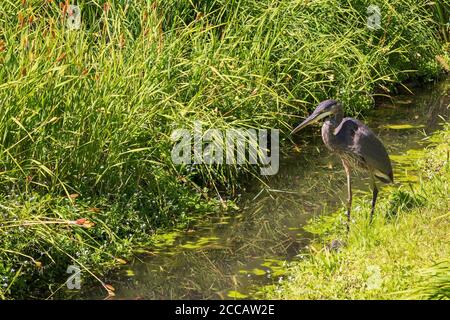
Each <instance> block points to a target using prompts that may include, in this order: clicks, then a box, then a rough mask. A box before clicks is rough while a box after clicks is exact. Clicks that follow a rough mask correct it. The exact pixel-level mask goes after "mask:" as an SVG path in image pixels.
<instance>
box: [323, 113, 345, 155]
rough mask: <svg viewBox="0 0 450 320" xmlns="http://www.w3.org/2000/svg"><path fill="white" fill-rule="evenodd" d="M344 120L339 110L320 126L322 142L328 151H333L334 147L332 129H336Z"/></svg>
mask: <svg viewBox="0 0 450 320" xmlns="http://www.w3.org/2000/svg"><path fill="white" fill-rule="evenodd" d="M343 118H344V113H343V112H342V109H339V110H338V112H337V113H335V114H334V116H333V117H330V118H328V119H327V120H326V121H325V122H324V124H323V126H322V140H323V142H324V143H325V145H326V146H327V147H328V149H330V150H333V149H334V147H335V146H336V143H335V139H336V137H335V135H334V129H336V128H337V127H338V126H339V124H340V123H341V122H342V119H343Z"/></svg>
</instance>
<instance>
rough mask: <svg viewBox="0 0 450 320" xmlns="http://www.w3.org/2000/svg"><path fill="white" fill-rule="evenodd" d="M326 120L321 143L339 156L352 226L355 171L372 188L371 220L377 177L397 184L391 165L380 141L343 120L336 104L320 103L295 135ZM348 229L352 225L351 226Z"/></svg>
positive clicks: (352, 121) (356, 123) (355, 122)
mask: <svg viewBox="0 0 450 320" xmlns="http://www.w3.org/2000/svg"><path fill="white" fill-rule="evenodd" d="M324 118H326V120H325V122H324V124H323V126H322V140H323V142H324V144H325V145H326V147H327V148H328V149H329V150H330V151H331V152H333V153H335V154H337V155H338V156H339V157H340V158H341V160H342V164H343V166H344V169H345V172H346V174H347V187H348V190H347V191H348V201H347V216H348V220H349V221H348V222H349V223H350V211H351V204H352V190H351V181H350V172H351V170H352V169H356V170H359V171H365V172H368V173H369V175H370V177H371V181H372V188H373V198H372V211H371V216H370V219H371V220H372V216H373V212H374V210H375V203H376V199H377V195H378V189H377V186H376V184H375V177H376V178H378V179H379V180H381V181H382V182H384V183H391V182H393V181H394V178H393V172H392V166H391V161H390V160H389V156H388V153H387V152H386V149H385V148H384V146H383V144H382V143H381V141H380V140H379V139H378V138H377V136H376V135H375V134H374V133H373V132H372V130H370V129H369V127H367V126H366V125H365V124H364V123H362V122H361V121H359V120H356V119H353V118H344V116H343V111H342V105H341V104H340V103H339V102H338V101H336V100H325V101H323V102H321V103H320V104H319V105H318V106H317V108H316V110H315V111H314V112H313V113H312V114H311V115H310V116H309V117H308V118H307V119H306V120H305V121H303V122H302V123H301V124H300V125H299V126H297V127H296V128H295V129H294V130H293V133H295V132H297V131H299V130H300V129H302V128H304V127H305V126H307V125H308V124H310V123H313V122H316V121H318V120H320V119H324ZM348 225H349V224H348Z"/></svg>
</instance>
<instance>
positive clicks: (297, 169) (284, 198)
mask: <svg viewBox="0 0 450 320" xmlns="http://www.w3.org/2000/svg"><path fill="white" fill-rule="evenodd" d="M449 88H450V81H446V82H443V83H440V84H438V85H435V86H433V87H430V88H425V89H422V90H420V91H417V92H416V93H415V94H414V95H413V96H412V95H405V96H398V97H396V98H395V99H394V100H392V101H383V102H380V103H379V104H378V105H379V107H378V108H377V109H375V110H374V111H373V112H372V113H371V114H370V115H369V116H368V117H367V118H366V119H363V120H364V121H365V122H366V123H367V124H368V125H369V126H370V127H372V128H373V129H374V131H375V132H376V133H377V134H378V135H379V136H380V137H381V139H382V140H383V142H384V144H385V145H386V146H387V149H388V152H389V153H390V154H391V155H392V161H393V165H394V172H395V180H396V181H397V182H400V183H407V182H411V181H416V180H417V177H416V173H415V172H414V159H415V158H416V156H417V154H418V152H420V150H421V149H423V147H424V144H425V143H426V137H427V134H429V133H431V132H432V131H434V130H436V129H437V128H438V126H439V123H441V122H443V120H442V119H443V118H445V119H448V104H449V102H450V98H449ZM441 117H442V118H441ZM298 139H299V140H297V141H296V142H297V146H294V147H293V150H292V153H290V154H289V155H287V156H286V157H284V158H283V159H282V161H281V163H280V172H279V174H278V175H276V176H273V177H270V178H269V180H268V181H267V182H266V183H267V186H269V187H267V186H264V185H262V184H257V183H255V184H254V185H253V187H252V188H251V190H248V192H247V193H246V195H245V198H244V199H243V201H242V203H241V207H242V208H243V210H242V212H241V213H240V214H239V215H236V216H226V217H214V218H211V219H210V220H208V221H205V222H204V223H201V224H199V225H197V226H196V227H195V229H194V230H190V231H189V232H180V233H176V232H175V233H171V234H167V235H164V236H162V238H161V245H160V246H158V248H155V249H154V255H153V256H148V257H141V258H140V259H139V260H136V261H135V262H134V263H133V264H132V265H131V266H126V267H125V268H124V269H123V270H121V271H120V272H119V275H114V278H113V279H109V280H108V283H111V284H112V285H113V286H114V287H115V288H116V298H128V299H139V298H143V299H211V298H215V299H217V298H220V299H230V298H246V297H251V292H252V288H254V287H255V286H258V285H262V284H266V283H270V282H272V281H277V279H279V277H283V276H285V273H286V266H287V264H288V262H287V261H289V260H291V259H293V258H294V257H295V256H296V255H297V254H298V252H299V250H300V249H301V248H302V247H304V246H305V245H306V244H307V243H308V239H309V236H310V235H308V233H306V232H305V231H304V230H303V229H302V226H303V225H304V224H305V222H306V221H307V220H308V219H309V218H311V217H312V216H313V215H317V214H321V213H322V212H329V211H332V210H334V209H336V208H337V207H338V206H340V205H342V203H343V200H344V199H345V174H344V172H343V169H342V167H341V164H340V161H339V160H338V159H337V157H335V156H332V155H330V154H329V153H328V151H326V150H325V148H324V146H323V144H322V141H321V140H320V134H319V129H318V128H317V127H316V128H309V129H305V130H304V132H302V135H301V136H299V137H298ZM361 178H362V179H353V181H354V190H355V194H356V196H357V194H358V192H366V191H367V190H368V179H367V178H366V177H361ZM380 196H381V197H383V196H384V195H383V190H382V191H381V193H380ZM367 205H369V203H368V204H367ZM91 296H92V295H91ZM94 296H95V297H97V298H102V297H104V293H103V292H101V293H100V290H99V291H98V292H95V293H94Z"/></svg>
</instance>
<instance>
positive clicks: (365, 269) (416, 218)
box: [266, 126, 450, 299]
mask: <svg viewBox="0 0 450 320" xmlns="http://www.w3.org/2000/svg"><path fill="white" fill-rule="evenodd" d="M436 137H438V138H439V139H438V141H439V143H438V145H437V146H435V147H432V148H429V149H428V150H427V152H424V153H423V155H422V158H421V159H419V163H420V168H421V171H422V172H423V173H422V177H421V181H420V183H417V184H414V185H413V186H411V187H408V186H406V187H405V186H403V187H397V188H398V189H397V190H395V191H394V192H392V193H391V195H390V196H389V197H388V198H387V199H385V200H382V201H381V202H380V203H379V206H378V208H377V212H378V214H377V216H376V218H375V220H374V223H373V224H372V225H369V223H368V221H369V219H368V215H369V208H368V206H367V199H361V200H359V201H358V203H356V205H355V206H354V209H355V210H354V215H353V216H354V221H353V223H352V225H351V231H350V234H349V236H348V237H347V236H346V235H345V231H344V230H345V228H344V223H345V218H344V217H343V213H342V212H338V213H336V214H334V215H332V216H325V217H322V218H320V219H318V220H316V221H312V222H311V224H310V225H309V226H308V227H307V229H308V230H310V231H311V232H313V233H315V234H317V239H316V240H315V241H314V242H313V243H312V244H311V246H310V250H309V251H306V252H304V253H302V256H303V259H302V261H300V262H297V263H295V266H294V267H292V268H291V269H290V271H289V273H290V274H291V279H290V280H288V281H284V282H283V283H282V284H281V285H279V286H272V287H268V288H266V295H267V296H268V297H271V298H281V299H418V298H419V299H450V291H449V287H448V284H449V283H450V274H449V268H448V263H449V261H450V257H449V253H450V238H449V236H450V223H449V219H448V218H449V209H450V208H449V198H448V195H449V191H450V190H449V185H448V181H449V178H450V165H449V162H448V156H447V155H448V152H449V146H448V139H449V138H450V131H449V127H448V126H447V129H446V130H445V131H444V132H443V133H440V134H438V135H436ZM436 137H435V139H436ZM336 239H339V240H340V241H341V243H343V246H341V247H340V248H339V249H338V251H333V250H330V249H329V243H330V242H331V241H332V240H336Z"/></svg>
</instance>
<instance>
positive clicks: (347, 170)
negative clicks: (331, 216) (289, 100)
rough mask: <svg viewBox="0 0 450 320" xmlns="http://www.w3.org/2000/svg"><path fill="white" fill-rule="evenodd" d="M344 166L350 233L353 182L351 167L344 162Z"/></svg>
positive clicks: (348, 229)
mask: <svg viewBox="0 0 450 320" xmlns="http://www.w3.org/2000/svg"><path fill="white" fill-rule="evenodd" d="M342 165H343V166H344V169H345V174H346V175H347V232H349V231H350V217H351V216H350V213H351V211H352V182H351V180H350V167H349V166H347V164H346V163H345V162H344V161H342Z"/></svg>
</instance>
